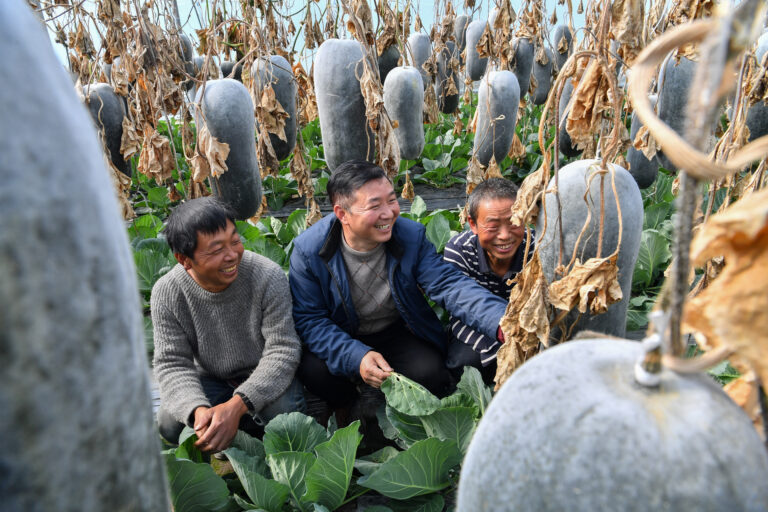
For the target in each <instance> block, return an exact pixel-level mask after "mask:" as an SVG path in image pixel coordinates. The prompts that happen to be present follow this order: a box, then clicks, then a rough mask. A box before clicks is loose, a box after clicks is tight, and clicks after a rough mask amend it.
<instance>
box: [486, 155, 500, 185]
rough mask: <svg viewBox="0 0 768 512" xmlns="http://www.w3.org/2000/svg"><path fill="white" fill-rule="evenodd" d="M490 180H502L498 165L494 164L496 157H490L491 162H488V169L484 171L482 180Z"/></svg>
mask: <svg viewBox="0 0 768 512" xmlns="http://www.w3.org/2000/svg"><path fill="white" fill-rule="evenodd" d="M491 178H503V176H502V175H501V170H500V169H499V164H497V163H496V156H495V155H491V161H490V162H488V168H487V169H486V170H485V175H484V176H483V179H486V180H489V179H491Z"/></svg>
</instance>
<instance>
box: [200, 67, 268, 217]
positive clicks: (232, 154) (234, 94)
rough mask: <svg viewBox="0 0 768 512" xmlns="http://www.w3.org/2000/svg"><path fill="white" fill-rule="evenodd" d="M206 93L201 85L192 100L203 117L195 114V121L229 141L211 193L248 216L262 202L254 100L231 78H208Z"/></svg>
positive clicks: (250, 215) (221, 139)
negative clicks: (224, 167) (224, 160)
mask: <svg viewBox="0 0 768 512" xmlns="http://www.w3.org/2000/svg"><path fill="white" fill-rule="evenodd" d="M204 90H205V97H202V96H203V95H202V92H203V88H202V87H200V89H199V90H198V93H197V98H195V102H196V103H197V104H199V105H200V109H201V110H202V113H203V115H204V116H205V121H203V118H201V116H200V115H199V113H198V114H196V115H195V124H196V125H197V126H201V125H202V124H203V123H205V124H206V126H207V127H208V131H210V132H211V135H213V136H214V137H216V138H217V139H218V140H219V141H220V142H226V143H227V144H229V155H228V156H227V161H226V164H227V171H226V172H225V173H224V174H222V175H221V176H220V177H218V178H213V177H211V178H209V181H210V183H211V191H212V192H213V194H214V195H215V196H216V197H218V198H219V199H221V200H222V201H224V202H226V203H227V204H229V205H230V206H232V208H234V210H235V212H236V213H237V218H238V219H249V218H251V217H253V216H254V215H255V214H256V211H257V210H258V209H259V207H260V206H261V174H260V173H259V164H258V160H257V159H256V143H255V141H254V138H253V133H254V117H253V102H252V101H251V96H250V95H249V94H248V90H247V89H246V88H245V86H244V85H243V84H241V83H240V82H238V81H237V80H233V79H232V78H222V79H220V80H209V81H208V82H206V84H205V89H204Z"/></svg>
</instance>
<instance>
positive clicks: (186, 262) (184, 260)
mask: <svg viewBox="0 0 768 512" xmlns="http://www.w3.org/2000/svg"><path fill="white" fill-rule="evenodd" d="M173 257H174V258H176V261H178V262H179V263H181V266H182V267H184V269H185V270H189V269H190V268H192V258H189V257H187V256H185V255H183V254H181V253H180V252H175V253H173Z"/></svg>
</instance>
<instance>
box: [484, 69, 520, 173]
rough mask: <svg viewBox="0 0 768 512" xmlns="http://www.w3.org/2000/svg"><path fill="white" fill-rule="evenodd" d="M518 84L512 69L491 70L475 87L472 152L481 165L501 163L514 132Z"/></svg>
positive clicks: (518, 91)
mask: <svg viewBox="0 0 768 512" xmlns="http://www.w3.org/2000/svg"><path fill="white" fill-rule="evenodd" d="M519 104H520V86H519V85H518V83H517V77H515V74H514V73H512V72H511V71H491V72H489V73H488V74H486V75H485V76H484V77H483V79H482V81H481V82H480V86H479V87H478V89H477V128H476V129H475V143H474V149H473V154H474V156H475V158H477V161H478V162H480V164H481V165H488V163H489V162H490V161H491V157H492V156H493V157H495V159H496V163H501V161H502V160H504V157H505V156H507V153H508V152H509V148H510V147H512V139H513V138H514V136H515V123H516V121H517V109H518V106H519Z"/></svg>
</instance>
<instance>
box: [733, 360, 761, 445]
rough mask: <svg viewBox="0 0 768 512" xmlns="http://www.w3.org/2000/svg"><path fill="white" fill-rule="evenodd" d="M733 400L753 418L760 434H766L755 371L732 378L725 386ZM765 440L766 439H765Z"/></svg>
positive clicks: (753, 422)
mask: <svg viewBox="0 0 768 512" xmlns="http://www.w3.org/2000/svg"><path fill="white" fill-rule="evenodd" d="M723 391H725V392H726V393H727V394H728V396H729V397H731V400H733V401H734V402H736V404H737V405H738V406H739V407H741V408H742V409H743V410H744V412H745V413H747V416H749V418H750V419H751V420H752V424H753V425H754V426H755V429H756V430H757V432H758V434H759V435H760V436H761V437H762V436H764V435H765V430H764V429H763V417H762V414H760V402H759V400H760V393H759V391H758V382H757V378H756V376H755V374H754V373H753V372H748V373H747V374H745V375H742V376H741V377H739V378H738V379H736V380H732V381H731V382H729V383H728V384H726V385H725V387H724V388H723ZM763 441H765V439H763Z"/></svg>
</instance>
